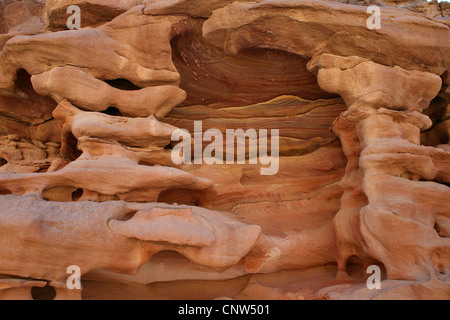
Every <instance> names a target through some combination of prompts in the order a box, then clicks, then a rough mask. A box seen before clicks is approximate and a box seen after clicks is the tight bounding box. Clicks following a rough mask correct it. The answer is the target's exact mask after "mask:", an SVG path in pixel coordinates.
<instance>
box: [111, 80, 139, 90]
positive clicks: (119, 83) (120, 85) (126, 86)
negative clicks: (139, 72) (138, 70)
mask: <svg viewBox="0 0 450 320" xmlns="http://www.w3.org/2000/svg"><path fill="white" fill-rule="evenodd" d="M105 82H106V83H107V84H109V85H110V86H111V87H113V88H116V89H120V90H127V91H133V90H140V89H141V88H139V87H138V86H136V85H135V84H134V83H132V82H131V81H129V80H127V79H114V80H105Z"/></svg>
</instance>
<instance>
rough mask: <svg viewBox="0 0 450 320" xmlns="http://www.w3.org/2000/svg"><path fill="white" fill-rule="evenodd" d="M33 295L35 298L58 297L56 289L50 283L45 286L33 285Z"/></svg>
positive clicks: (49, 298)
mask: <svg viewBox="0 0 450 320" xmlns="http://www.w3.org/2000/svg"><path fill="white" fill-rule="evenodd" d="M31 297H32V298H33V300H53V299H55V297H56V290H55V288H53V287H50V286H49V285H46V286H45V287H42V288H40V287H32V288H31Z"/></svg>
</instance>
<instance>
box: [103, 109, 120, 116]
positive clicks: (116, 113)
mask: <svg viewBox="0 0 450 320" xmlns="http://www.w3.org/2000/svg"><path fill="white" fill-rule="evenodd" d="M102 113H104V114H107V115H110V116H115V117H121V116H122V113H121V112H120V111H119V109H117V108H116V107H109V108H108V109H106V110H105V111H103V112H102Z"/></svg>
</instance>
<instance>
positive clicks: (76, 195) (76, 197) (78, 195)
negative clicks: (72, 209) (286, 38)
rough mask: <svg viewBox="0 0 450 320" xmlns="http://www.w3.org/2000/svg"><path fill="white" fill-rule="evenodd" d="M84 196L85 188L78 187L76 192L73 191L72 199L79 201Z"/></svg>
mask: <svg viewBox="0 0 450 320" xmlns="http://www.w3.org/2000/svg"><path fill="white" fill-rule="evenodd" d="M82 196H83V189H81V188H78V189H77V190H75V191H74V192H72V201H78V200H80V198H81V197H82Z"/></svg>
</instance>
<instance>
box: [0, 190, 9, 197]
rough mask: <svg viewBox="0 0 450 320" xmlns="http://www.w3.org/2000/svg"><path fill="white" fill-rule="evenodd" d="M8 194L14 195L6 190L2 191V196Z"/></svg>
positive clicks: (0, 192) (0, 191)
mask: <svg viewBox="0 0 450 320" xmlns="http://www.w3.org/2000/svg"><path fill="white" fill-rule="evenodd" d="M7 194H12V192H11V191H9V190H6V189H3V190H0V196H4V195H7Z"/></svg>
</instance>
